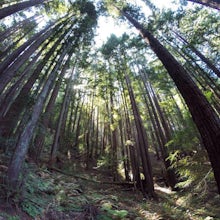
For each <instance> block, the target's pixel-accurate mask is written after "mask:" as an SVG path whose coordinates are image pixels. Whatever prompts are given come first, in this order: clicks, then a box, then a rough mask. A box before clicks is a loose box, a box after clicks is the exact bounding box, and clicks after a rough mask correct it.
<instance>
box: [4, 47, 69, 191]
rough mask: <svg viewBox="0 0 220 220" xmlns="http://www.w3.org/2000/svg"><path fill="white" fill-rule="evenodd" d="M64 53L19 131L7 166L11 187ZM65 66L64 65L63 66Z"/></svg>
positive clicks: (15, 181) (14, 186)
mask: <svg viewBox="0 0 220 220" xmlns="http://www.w3.org/2000/svg"><path fill="white" fill-rule="evenodd" d="M65 55H66V50H64V51H63V53H62V54H61V55H60V58H59V60H58V62H57V64H56V66H55V68H54V70H53V71H52V73H51V74H50V76H49V78H48V79H47V81H46V82H45V85H44V87H43V89H42V91H41V93H40V95H39V97H38V100H37V102H36V103H35V105H34V107H33V109H32V114H31V118H30V120H29V121H28V123H27V124H26V126H25V128H24V130H23V132H22V133H21V135H20V137H19V140H18V142H17V144H16V147H15V151H14V154H13V156H12V159H11V161H10V163H9V166H8V184H9V186H11V187H13V188H14V189H16V188H17V187H18V181H19V175H20V173H21V169H22V164H23V161H24V159H25V155H26V154H27V151H28V146H29V143H30V140H31V138H32V136H33V132H34V129H35V127H36V124H37V121H38V119H39V116H40V114H41V112H42V109H43V106H44V102H45V100H46V96H47V94H48V91H49V90H50V88H51V86H52V85H53V83H54V81H55V79H56V77H57V74H58V69H59V68H60V65H61V63H62V61H63V59H64V57H65ZM64 68H66V67H64Z"/></svg>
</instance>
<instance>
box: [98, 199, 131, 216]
mask: <svg viewBox="0 0 220 220" xmlns="http://www.w3.org/2000/svg"><path fill="white" fill-rule="evenodd" d="M101 210H102V211H105V212H106V217H107V218H106V219H108V217H109V218H113V219H124V218H126V216H127V215H128V211H127V210H117V209H114V208H113V206H112V204H111V203H110V202H106V203H104V204H102V208H101Z"/></svg>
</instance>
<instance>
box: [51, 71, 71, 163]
mask: <svg viewBox="0 0 220 220" xmlns="http://www.w3.org/2000/svg"><path fill="white" fill-rule="evenodd" d="M71 82H72V74H71V76H70V78H69V80H68V84H67V85H66V90H65V95H64V98H63V103H62V106H61V110H60V115H59V119H58V122H57V126H56V131H55V136H54V139H53V144H52V147H51V153H50V165H51V166H53V165H54V163H55V162H56V158H57V151H58V148H59V138H60V132H61V126H62V123H63V118H64V113H65V110H66V108H67V99H68V95H69V92H70V85H71Z"/></svg>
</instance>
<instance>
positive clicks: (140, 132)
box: [125, 75, 155, 197]
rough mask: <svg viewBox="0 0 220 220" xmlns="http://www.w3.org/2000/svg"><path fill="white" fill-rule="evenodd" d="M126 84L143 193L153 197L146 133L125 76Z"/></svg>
mask: <svg viewBox="0 0 220 220" xmlns="http://www.w3.org/2000/svg"><path fill="white" fill-rule="evenodd" d="M125 80H126V84H127V87H128V93H129V97H130V101H131V106H132V111H133V115H134V121H135V125H136V129H137V137H138V148H139V152H140V157H141V162H142V167H143V173H144V177H145V185H144V192H143V193H145V192H146V193H147V194H148V195H149V196H152V197H154V195H155V193H154V183H153V176H152V167H151V162H150V157H149V153H148V142H147V136H146V132H145V130H144V127H143V124H142V120H141V116H140V113H139V109H138V106H137V103H136V101H135V97H134V93H133V89H132V87H131V82H130V79H129V77H128V75H125Z"/></svg>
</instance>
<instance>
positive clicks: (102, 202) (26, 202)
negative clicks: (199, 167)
mask: <svg viewBox="0 0 220 220" xmlns="http://www.w3.org/2000/svg"><path fill="white" fill-rule="evenodd" d="M68 169H69V170H67V169H66V170H65V172H64V171H63V170H64V169H63V168H62V171H61V170H59V169H52V170H49V169H47V168H46V167H42V168H37V167H36V166H35V165H34V164H30V163H29V164H26V171H25V172H26V175H25V176H26V179H25V182H24V183H23V184H24V186H25V187H23V188H24V190H23V191H22V192H21V193H20V194H22V197H20V196H19V197H16V196H13V199H12V198H11V197H10V195H7V200H6V202H5V198H3V196H1V200H0V220H19V219H21V220H23V219H24V220H29V219H36V220H62V219H63V220H72V219H78V220H84V219H97V220H99V219H100V220H110V219H118V220H119V219H134V220H141V219H148V220H185V219H190V220H214V219H220V208H219V207H220V206H219V204H220V203H219V202H220V196H219V195H218V194H216V193H215V192H211V188H212V186H211V187H210V186H208V185H207V183H204V184H205V185H204V186H203V187H202V190H199V191H197V192H196V191H195V190H190V191H189V189H188V190H185V191H181V192H180V191H179V192H172V191H171V190H170V189H169V188H167V187H166V186H165V184H163V183H162V182H158V183H155V190H156V194H157V197H158V198H157V200H153V199H148V198H143V195H142V193H141V192H140V191H139V190H135V189H134V187H130V186H127V185H122V184H114V183H111V182H112V180H111V177H110V175H109V173H108V172H106V171H104V170H99V169H94V168H91V169H83V168H80V170H79V168H77V172H74V170H75V169H76V168H71V169H72V170H71V169H70V167H69V168H68ZM76 173H77V175H76ZM200 189H201V188H200ZM3 191H4V188H3V187H2V188H1V195H2V194H4V193H3ZM3 199H4V200H3Z"/></svg>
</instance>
